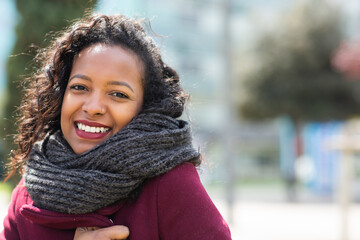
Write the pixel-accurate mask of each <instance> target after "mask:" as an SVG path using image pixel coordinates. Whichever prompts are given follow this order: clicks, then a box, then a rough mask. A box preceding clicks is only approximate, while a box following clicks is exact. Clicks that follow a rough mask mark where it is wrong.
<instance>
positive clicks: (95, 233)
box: [74, 225, 130, 240]
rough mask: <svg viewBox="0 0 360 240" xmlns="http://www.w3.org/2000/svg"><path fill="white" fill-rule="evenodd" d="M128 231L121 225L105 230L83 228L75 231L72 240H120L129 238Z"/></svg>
mask: <svg viewBox="0 0 360 240" xmlns="http://www.w3.org/2000/svg"><path fill="white" fill-rule="evenodd" d="M129 234H130V232H129V229H128V228H127V227H125V226H122V225H116V226H112V227H107V228H84V227H79V228H77V229H76V232H75V236H74V240H92V239H96V240H121V239H126V238H127V237H128V236H129Z"/></svg>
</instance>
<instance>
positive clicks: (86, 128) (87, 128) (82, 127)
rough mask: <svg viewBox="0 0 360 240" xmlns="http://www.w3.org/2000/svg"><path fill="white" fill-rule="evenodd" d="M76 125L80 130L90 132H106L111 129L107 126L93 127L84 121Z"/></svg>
mask: <svg viewBox="0 0 360 240" xmlns="http://www.w3.org/2000/svg"><path fill="white" fill-rule="evenodd" d="M76 126H77V128H78V129H79V130H82V131H84V132H90V133H100V132H101V133H106V132H107V131H109V129H110V128H106V127H92V126H89V125H85V124H82V123H79V122H78V123H76Z"/></svg>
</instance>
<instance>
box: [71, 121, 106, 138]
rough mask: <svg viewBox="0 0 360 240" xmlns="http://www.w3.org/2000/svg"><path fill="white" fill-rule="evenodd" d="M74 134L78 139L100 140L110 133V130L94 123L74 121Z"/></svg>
mask: <svg viewBox="0 0 360 240" xmlns="http://www.w3.org/2000/svg"><path fill="white" fill-rule="evenodd" d="M74 125H75V132H76V134H77V135H78V136H79V137H80V138H85V139H101V138H104V137H105V136H106V135H107V134H109V133H110V130H111V128H110V127H108V126H106V125H103V124H100V123H96V122H88V121H85V120H79V121H75V123H74Z"/></svg>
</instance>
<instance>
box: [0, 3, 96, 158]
mask: <svg viewBox="0 0 360 240" xmlns="http://www.w3.org/2000/svg"><path fill="white" fill-rule="evenodd" d="M95 4H96V1H95V0H93V1H92V0H90V1H89V0H51V1H49V0H32V1H28V0H16V5H17V10H18V13H19V21H18V24H17V26H16V34H17V40H16V43H15V46H14V49H13V51H12V56H13V57H10V58H9V59H8V62H7V76H8V84H7V92H8V94H7V96H8V99H6V105H5V113H4V119H1V122H0V124H1V129H2V130H3V129H4V131H3V132H1V134H2V135H3V136H2V137H3V138H4V136H7V137H8V136H11V135H13V134H14V133H15V131H16V129H15V119H16V116H15V115H16V108H17V107H18V106H19V104H20V99H21V96H22V89H23V88H25V87H26V86H24V84H23V83H22V79H24V77H26V76H28V75H29V74H31V73H32V72H33V71H34V69H35V68H36V66H35V65H34V63H32V59H33V58H34V56H35V54H36V50H37V49H39V47H45V46H47V45H48V43H49V41H50V40H51V35H47V34H48V33H49V32H53V33H54V32H57V31H59V30H62V29H63V28H64V27H66V26H68V25H70V23H71V21H72V20H74V19H76V18H80V17H82V16H83V14H84V11H85V10H88V11H91V9H93V8H94V6H95ZM12 145H13V139H12V138H7V142H6V147H5V150H4V155H5V156H3V158H4V159H5V158H6V156H7V155H8V153H9V152H10V149H11V148H12Z"/></svg>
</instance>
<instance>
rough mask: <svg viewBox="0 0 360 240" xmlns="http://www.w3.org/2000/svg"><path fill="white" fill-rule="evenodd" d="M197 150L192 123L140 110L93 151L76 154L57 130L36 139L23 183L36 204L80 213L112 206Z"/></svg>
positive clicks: (190, 156)
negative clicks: (195, 148)
mask: <svg viewBox="0 0 360 240" xmlns="http://www.w3.org/2000/svg"><path fill="white" fill-rule="evenodd" d="M198 157H199V153H198V152H197V151H195V150H194V148H193V147H192V139H191V132H190V126H189V124H188V123H187V122H186V121H182V120H176V119H174V118H171V117H169V116H166V115H163V114H159V113H141V114H139V115H138V116H136V117H135V118H134V119H133V120H132V121H131V122H130V123H129V124H128V125H127V126H125V127H124V128H123V129H122V130H120V131H119V132H118V133H117V134H115V135H113V136H112V137H110V138H109V139H107V140H106V141H104V142H103V143H101V144H99V145H98V146H96V147H94V148H92V149H91V150H89V151H87V152H85V153H82V154H75V153H74V152H73V150H72V149H71V147H70V146H69V145H68V143H67V142H66V140H65V139H64V138H63V136H62V133H61V131H57V132H55V133H54V134H51V135H47V136H46V137H45V138H44V139H43V140H42V141H40V142H37V143H35V144H34V146H33V149H32V151H31V153H30V156H29V159H28V161H27V166H26V172H25V186H26V188H27V191H28V193H29V194H30V197H31V199H32V200H33V201H34V205H35V206H37V207H39V208H42V209H47V210H52V211H56V212H62V213H70V214H82V213H89V212H93V211H95V210H97V209H99V208H102V207H105V206H108V205H111V204H113V203H115V202H117V201H119V200H121V199H125V198H127V197H128V196H129V194H130V193H131V192H132V191H133V190H134V189H136V188H137V187H138V186H139V185H141V184H142V183H143V182H144V181H145V180H146V179H148V178H152V177H155V176H158V175H161V174H163V173H166V172H167V171H169V170H171V169H172V168H174V167H175V166H177V165H179V164H181V163H182V162H185V161H188V160H190V159H194V158H198Z"/></svg>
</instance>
